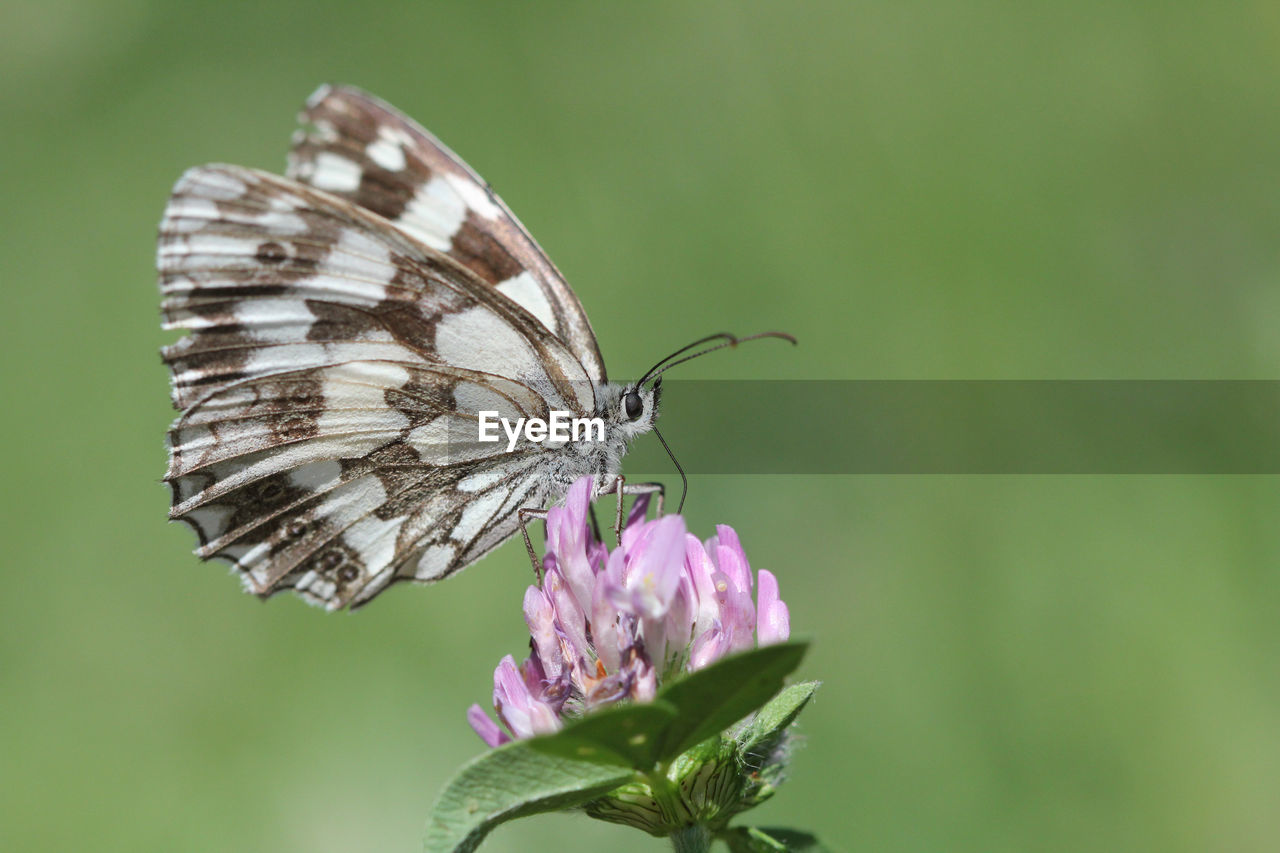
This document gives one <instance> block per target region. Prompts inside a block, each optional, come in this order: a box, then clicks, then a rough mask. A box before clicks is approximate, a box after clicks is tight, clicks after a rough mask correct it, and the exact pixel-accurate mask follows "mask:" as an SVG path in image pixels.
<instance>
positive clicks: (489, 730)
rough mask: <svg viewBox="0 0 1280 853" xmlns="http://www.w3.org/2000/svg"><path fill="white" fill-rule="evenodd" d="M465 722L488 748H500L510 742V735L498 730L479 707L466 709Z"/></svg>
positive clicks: (473, 706)
mask: <svg viewBox="0 0 1280 853" xmlns="http://www.w3.org/2000/svg"><path fill="white" fill-rule="evenodd" d="M467 722H468V723H470V724H471V728H473V729H475V730H476V734H478V735H480V739H481V740H482V741H484V742H485V743H487V744H488V745H489V746H502V745H503V744H504V743H507V742H509V741H510V740H511V737H510V735H508V734H507V733H506V732H504V731H503V730H502V729H501V728H499V727H498V724H497V723H495V722H494V721H493V719H492V718H491V717H490V716H489V715H488V714H486V713H485V712H484V708H481V707H480V706H479V705H472V706H471V707H470V708H468V709H467Z"/></svg>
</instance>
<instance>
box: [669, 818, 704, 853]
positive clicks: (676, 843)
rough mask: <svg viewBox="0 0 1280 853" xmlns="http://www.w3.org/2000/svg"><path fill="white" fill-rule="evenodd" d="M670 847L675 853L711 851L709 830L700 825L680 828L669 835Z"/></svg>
mask: <svg viewBox="0 0 1280 853" xmlns="http://www.w3.org/2000/svg"><path fill="white" fill-rule="evenodd" d="M671 846H672V847H673V848H675V851H676V853H707V851H708V850H710V849H711V830H709V829H707V828H706V827H705V826H702V825H700V824H695V825H693V826H685V827H681V828H680V829H677V830H676V831H675V832H673V833H671Z"/></svg>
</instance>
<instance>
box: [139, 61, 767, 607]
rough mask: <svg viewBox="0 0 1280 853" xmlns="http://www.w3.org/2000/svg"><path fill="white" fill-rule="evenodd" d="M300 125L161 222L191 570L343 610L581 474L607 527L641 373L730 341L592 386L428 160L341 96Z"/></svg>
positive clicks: (502, 210) (320, 97) (473, 553)
mask: <svg viewBox="0 0 1280 853" xmlns="http://www.w3.org/2000/svg"><path fill="white" fill-rule="evenodd" d="M300 122H301V125H302V126H301V128H300V129H299V130H298V131H297V132H296V133H295V135H294V139H293V145H292V150H291V151H290V154H289V160H288V169H287V172H286V176H285V177H284V178H281V177H277V176H274V175H271V174H268V173H265V172H261V171H257V170H254V169H248V168H243V167H239V166H227V165H209V166H201V167H197V168H193V169H190V170H188V171H187V172H186V173H185V174H184V175H183V176H182V177H181V178H180V179H179V180H178V182H177V184H176V185H175V187H174V189H173V192H172V195H171V197H170V199H169V201H168V204H167V206H166V208H165V211H164V215H163V218H162V221H161V224H160V229H159V240H158V249H157V269H158V273H159V281H160V290H161V294H162V305H161V313H162V317H163V324H164V327H165V328H166V329H176V330H183V331H185V332H187V333H188V334H187V335H186V336H185V337H183V338H181V339H180V340H178V341H177V342H176V343H174V344H172V345H170V346H168V347H165V348H164V349H163V350H162V357H163V360H164V362H165V363H166V365H167V366H168V367H169V369H170V373H171V380H172V382H171V386H172V400H173V404H174V407H175V408H176V409H178V410H180V412H181V414H180V415H179V417H178V418H177V419H176V420H175V421H174V423H173V425H172V426H171V428H170V430H169V433H168V440H167V445H168V449H169V467H168V472H167V474H166V477H165V480H166V482H167V483H168V485H169V487H170V490H171V494H172V506H171V509H170V512H169V516H170V518H171V519H176V520H181V521H183V522H185V523H187V524H188V525H190V526H191V527H192V528H193V529H194V530H195V533H196V535H197V537H198V539H199V547H198V548H197V550H196V554H197V555H198V556H200V557H201V558H204V559H210V558H220V559H224V560H227V561H229V562H230V563H231V564H232V565H233V568H234V570H235V571H236V572H238V573H239V574H240V575H241V577H242V579H243V582H244V585H245V587H246V589H247V590H248V591H250V592H252V593H254V594H257V595H259V596H262V597H266V596H270V595H272V594H274V593H277V592H281V591H284V590H292V591H293V592H295V593H297V594H299V595H300V596H302V597H303V598H305V599H306V600H307V601H309V602H311V603H314V604H318V605H321V606H323V607H325V608H327V609H329V610H336V609H340V608H343V607H358V606H360V605H362V604H365V603H367V602H368V601H370V600H371V599H372V598H373V597H374V596H376V595H378V594H379V593H380V592H382V591H383V590H385V589H386V588H388V587H389V586H391V585H392V584H394V583H397V582H400V581H419V582H433V581H437V580H440V579H442V578H445V577H448V576H449V575H451V574H453V573H455V572H457V571H459V570H460V569H462V568H464V567H466V566H468V565H470V564H472V563H474V562H475V561H477V560H479V559H480V558H481V557H482V556H484V555H485V554H487V553H488V552H489V551H491V550H493V549H494V548H496V547H497V546H498V545H500V544H501V543H503V542H504V541H506V540H507V539H508V538H509V537H511V536H512V535H513V534H514V533H515V531H516V530H517V528H523V525H524V521H525V519H526V518H527V517H539V514H540V512H541V508H543V507H545V506H546V505H547V504H548V503H549V502H552V501H555V500H558V499H560V498H561V497H563V495H564V494H565V493H566V492H567V491H568V488H569V486H570V485H571V484H572V483H573V482H574V481H575V480H577V479H578V478H580V477H583V476H590V477H592V478H593V484H594V489H595V493H596V494H597V495H600V494H607V493H609V492H610V490H613V491H615V492H616V493H617V494H618V499H619V516H621V496H622V494H623V492H624V491H631V492H644V491H652V490H653V488H654V486H653V485H652V484H635V485H634V486H632V485H624V480H623V479H622V478H621V477H620V476H619V471H620V467H621V460H622V457H623V455H624V454H625V452H626V449H627V446H628V444H629V443H630V442H631V440H632V439H634V438H635V437H637V436H639V435H642V434H644V433H647V432H650V431H654V427H655V421H656V419H657V416H658V406H659V400H660V394H661V374H662V372H663V371H664V370H665V369H666V368H667V367H670V366H673V365H674V364H676V363H680V362H681V361H684V360H686V359H688V358H691V357H696V356H698V355H701V354H703V353H705V352H708V351H711V350H713V349H719V348H721V347H723V346H729V345H732V344H733V343H737V342H738V341H740V340H747V339H748V338H741V339H739V338H734V337H733V336H731V335H727V334H719V335H712V336H709V337H707V338H703V339H701V340H700V341H696V342H695V343H693V344H690V345H689V346H687V347H684V348H682V349H680V350H678V351H676V352H675V353H673V354H672V355H671V356H669V357H668V358H666V359H663V360H662V361H660V362H659V363H658V364H657V365H655V366H654V368H653V369H652V370H650V371H648V372H647V373H646V374H645V375H644V377H643V378H642V379H641V380H639V381H635V382H626V383H617V382H610V381H609V380H608V377H607V375H606V372H605V366H604V360H603V358H602V357H601V354H600V349H599V346H598V344H597V342H596V338H595V335H594V333H593V332H592V330H591V324H590V322H589V321H588V320H587V316H586V313H585V312H584V311H583V308H582V305H581V304H580V303H579V301H578V298H577V296H576V295H575V294H574V292H573V290H572V289H570V287H569V285H568V283H567V282H566V281H565V280H564V278H563V276H561V274H560V272H559V271H558V270H557V269H556V268H555V266H554V265H553V264H552V263H551V261H550V260H549V259H548V258H547V256H546V255H545V254H544V253H543V251H542V250H541V249H540V248H539V247H538V245H537V243H535V242H534V240H533V238H532V237H530V235H529V233H528V231H526V230H525V228H524V227H523V226H522V225H521V224H520V222H519V221H518V220H517V219H516V217H515V216H514V215H513V214H512V213H511V211H510V210H509V209H508V208H507V206H506V205H505V204H504V203H503V202H502V200H501V199H499V198H498V196H497V195H496V194H495V193H494V192H493V190H492V189H491V188H490V187H489V186H488V185H487V184H486V183H485V182H484V181H483V180H482V179H481V178H480V177H479V176H478V175H477V174H476V173H475V172H474V171H472V170H471V168H470V167H468V166H467V165H466V164H465V163H463V162H462V160H460V159H459V158H458V157H457V156H456V155H454V154H453V153H452V152H451V151H450V150H449V149H448V148H446V147H445V146H444V145H443V144H441V143H440V142H439V141H438V140H436V139H435V138H434V137H433V136H431V135H430V134H429V133H428V132H427V131H425V130H424V129H422V128H421V127H420V126H418V125H417V124H416V123H414V122H413V121H412V120H410V119H409V118H407V117H405V116H404V115H402V114H401V113H399V112H398V111H396V110H395V109H394V108H393V107H391V106H389V105H388V104H386V103H383V102H382V101H379V100H377V99H376V98H374V97H372V96H370V95H368V94H366V93H364V92H361V91H359V90H357V89H354V88H350V87H340V86H322V87H321V88H320V89H318V90H317V91H316V92H315V93H314V94H313V95H312V96H311V97H310V98H309V99H308V101H307V104H306V108H305V110H304V111H303V113H302V114H301V116H300ZM764 336H780V333H765V335H764ZM752 337H753V338H754V337H757V336H752ZM703 344H710V346H708V347H706V348H704V349H703V350H701V351H698V352H693V353H692V354H690V350H693V349H695V348H696V347H697V346H699V345H703ZM481 412H488V413H496V414H497V415H499V416H501V417H504V418H509V419H510V420H511V421H513V422H514V421H516V420H517V419H519V418H525V419H530V418H541V419H544V420H545V419H547V418H548V416H549V415H550V414H551V413H552V412H564V413H569V414H572V415H574V416H578V417H583V418H590V417H595V418H599V419H601V420H602V421H603V422H604V429H603V440H600V441H591V442H586V441H579V442H553V441H545V442H533V441H528V440H525V441H522V442H520V443H519V445H518V446H515V447H512V448H510V449H509V448H508V444H507V442H505V441H500V442H486V441H481V440H480V438H479V433H478V429H477V424H478V420H479V416H480V413H481ZM659 438H661V436H660V435H659ZM663 444H664V446H665V442H663ZM673 458H674V457H673ZM682 477H683V472H682ZM659 497H660V495H659ZM541 514H542V515H543V516H545V513H544V512H541ZM525 541H526V547H529V549H530V554H531V556H532V547H531V546H530V545H529V540H528V535H527V532H526V534H525ZM535 563H536V558H535Z"/></svg>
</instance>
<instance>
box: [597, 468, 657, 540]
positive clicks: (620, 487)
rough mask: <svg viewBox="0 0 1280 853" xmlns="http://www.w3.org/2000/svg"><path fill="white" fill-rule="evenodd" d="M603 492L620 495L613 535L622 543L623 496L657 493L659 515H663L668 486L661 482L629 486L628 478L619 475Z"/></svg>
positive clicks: (604, 493) (623, 525)
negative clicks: (663, 502)
mask: <svg viewBox="0 0 1280 853" xmlns="http://www.w3.org/2000/svg"><path fill="white" fill-rule="evenodd" d="M601 494H602V495H607V494H616V495H617V496H618V511H617V514H616V515H615V516H614V520H613V535H614V537H615V539H616V540H617V542H618V543H619V544H621V543H622V530H623V528H624V527H625V526H626V525H625V524H624V521H625V519H624V518H623V515H622V498H623V496H624V495H633V496H635V497H639V496H641V495H652V494H656V495H657V496H658V500H657V509H658V515H659V516H661V515H662V501H663V498H664V497H666V487H665V486H663V485H662V484H661V483H632V484H631V485H629V486H628V485H627V478H626V477H623V476H622V475H618V479H616V480H614V481H613V485H612V486H610V487H609V488H608V489H607V490H606V491H604V492H601Z"/></svg>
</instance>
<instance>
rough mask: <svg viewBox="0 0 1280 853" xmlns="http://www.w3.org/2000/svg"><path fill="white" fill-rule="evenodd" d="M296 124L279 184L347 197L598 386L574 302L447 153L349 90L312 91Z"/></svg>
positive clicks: (391, 111)
mask: <svg viewBox="0 0 1280 853" xmlns="http://www.w3.org/2000/svg"><path fill="white" fill-rule="evenodd" d="M301 121H302V123H303V127H302V129H300V130H299V131H298V132H297V134H296V135H295V138H294V144H293V150H292V151H291V152H290V155H289V169H288V175H289V177H292V178H294V179H295V180H298V181H301V182H304V183H308V184H310V185H312V186H314V187H317V188H319V189H323V190H326V191H328V192H331V193H334V194H335V195H340V196H342V197H344V198H347V199H350V200H351V201H353V202H354V203H356V204H358V205H359V206H361V207H363V208H365V209H367V210H371V211H373V212H374V213H377V214H379V215H380V216H383V217H385V218H387V219H388V220H390V221H391V222H393V223H395V225H396V226H397V227H398V228H400V229H401V230H403V231H404V232H406V233H408V234H409V235H410V236H412V237H414V238H415V239H417V240H419V241H421V242H422V243H424V244H425V245H427V246H430V247H431V248H433V249H437V250H439V251H441V252H444V253H445V254H447V255H449V256H450V257H452V258H453V259H455V260H457V261H458V262H459V263H461V264H462V265H463V266H465V267H467V268H468V269H470V270H471V271H472V272H473V273H475V274H476V276H477V277H478V278H479V279H481V280H483V281H485V282H487V283H488V284H490V285H491V286H493V287H495V288H496V289H497V290H499V291H500V292H502V293H503V294H505V295H506V296H508V297H510V298H511V299H512V300H514V301H515V302H517V303H519V304H520V305H521V306H522V307H523V308H525V310H527V311H529V313H531V314H532V315H534V316H535V317H537V318H538V320H539V321H540V322H541V323H542V324H543V325H544V326H546V327H547V329H549V330H550V331H551V332H552V333H553V334H554V335H555V336H556V337H558V338H559V339H560V340H562V341H564V342H565V344H566V345H567V346H568V347H569V349H570V350H571V351H572V353H573V355H574V357H575V358H576V359H577V360H578V362H579V363H581V364H582V366H583V368H584V369H585V370H586V371H587V374H588V375H589V377H590V378H591V379H592V380H593V381H595V382H604V381H605V368H604V360H603V359H602V358H601V356H600V350H599V348H598V346H597V344H596V339H595V335H594V334H593V333H592V331H591V324H590V322H589V321H588V320H587V315H586V312H585V311H583V309H582V305H581V303H579V301H578V298H577V296H576V295H575V294H574V292H573V290H572V289H571V288H570V287H569V285H568V283H567V282H566V281H565V280H564V277H563V276H561V275H560V272H559V270H557V269H556V268H555V266H554V265H553V264H552V263H551V261H550V260H549V259H548V258H547V256H546V254H545V253H544V252H543V251H542V249H541V248H539V246H538V244H537V243H536V242H534V240H533V238H532V237H531V236H530V235H529V233H528V231H526V230H525V228H524V226H523V225H521V224H520V222H519V220H517V219H516V217H515V216H514V214H512V213H511V211H510V209H509V208H508V207H507V206H506V205H505V204H504V203H503V202H502V200H501V199H500V198H498V196H497V195H496V194H494V192H493V190H492V189H490V187H489V186H488V184H486V183H485V182H484V181H483V180H482V179H481V178H480V176H479V175H477V174H476V173H475V172H474V171H472V169H471V168H470V167H469V166H467V165H466V163H464V162H463V161H462V160H461V159H460V158H458V156H457V155H455V154H454V153H453V152H452V151H450V150H449V149H448V148H446V147H445V146H444V145H443V144H442V143H441V142H440V141H439V140H437V139H436V138H435V137H434V136H432V135H431V134H430V133H428V132H427V131H426V130H424V129H423V128H422V127H420V126H419V125H418V124H417V123H416V122H414V121H413V120H412V119H410V118H408V117H407V116H405V115H403V114H402V113H400V112H399V111H398V110H396V109H395V108H394V107H392V106H390V105H388V104H386V103H383V102H382V101H380V100H378V99H377V98H374V97H372V96H371V95H368V94H366V93H364V92H361V91H360V90H358V89H354V88H350V87H345V86H322V87H320V89H318V90H317V91H316V92H315V93H314V94H313V95H312V96H311V98H310V99H308V101H307V108H306V110H305V111H304V112H303V114H302V116H301Z"/></svg>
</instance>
